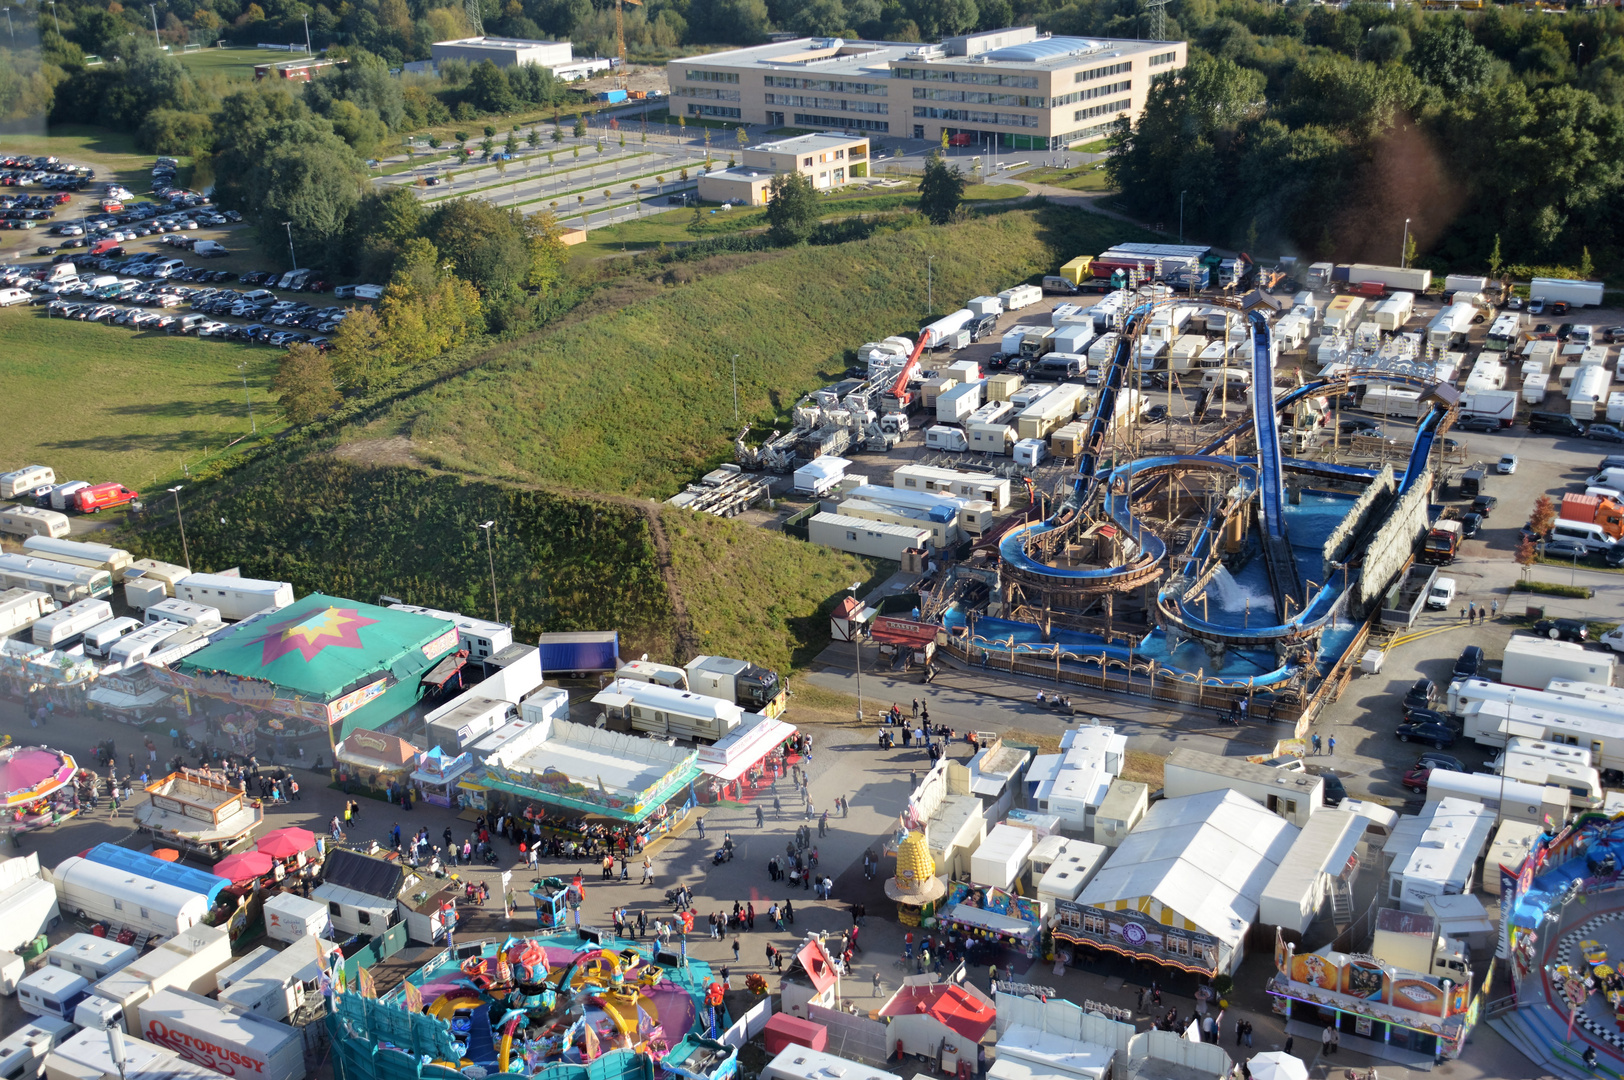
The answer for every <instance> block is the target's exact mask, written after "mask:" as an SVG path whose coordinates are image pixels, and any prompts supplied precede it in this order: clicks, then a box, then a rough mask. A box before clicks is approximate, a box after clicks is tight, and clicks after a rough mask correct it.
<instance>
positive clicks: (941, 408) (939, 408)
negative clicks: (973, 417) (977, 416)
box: [936, 379, 986, 424]
mask: <svg viewBox="0 0 1624 1080" xmlns="http://www.w3.org/2000/svg"><path fill="white" fill-rule="evenodd" d="M985 388H986V382H985V381H984V380H981V379H977V380H976V381H975V382H967V383H961V384H960V385H958V386H955V387H954V388H953V389H951V390H949V391H948V392H947V393H945V394H943V395H941V396H940V397H938V398H937V399H936V420H937V422H938V423H942V424H962V423H964V422H965V420H967V419H968V418H969V416H970V414H971V413H973V412H975V411H976V410H977V409H979V408H981V395H982V393H983V391H984V390H985Z"/></svg>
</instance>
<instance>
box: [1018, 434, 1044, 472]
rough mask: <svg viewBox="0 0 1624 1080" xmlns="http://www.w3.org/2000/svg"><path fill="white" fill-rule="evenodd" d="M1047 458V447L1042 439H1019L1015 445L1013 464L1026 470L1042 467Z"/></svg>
mask: <svg viewBox="0 0 1624 1080" xmlns="http://www.w3.org/2000/svg"><path fill="white" fill-rule="evenodd" d="M1048 456H1049V447H1048V446H1047V444H1045V443H1044V441H1043V440H1042V439H1021V440H1020V441H1019V442H1017V443H1016V444H1015V453H1014V455H1013V457H1014V458H1015V464H1017V465H1023V466H1025V467H1026V468H1028V469H1035V468H1037V467H1038V466H1039V465H1042V464H1043V462H1044V460H1045V459H1046V458H1048Z"/></svg>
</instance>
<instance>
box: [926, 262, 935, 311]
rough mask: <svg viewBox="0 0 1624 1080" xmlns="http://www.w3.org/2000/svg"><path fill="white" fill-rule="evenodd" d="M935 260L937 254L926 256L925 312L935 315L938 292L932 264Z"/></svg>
mask: <svg viewBox="0 0 1624 1080" xmlns="http://www.w3.org/2000/svg"><path fill="white" fill-rule="evenodd" d="M935 261H936V256H934V255H927V256H925V314H926V315H934V314H936V292H935V288H934V283H933V281H932V275H931V264H933V263H934V262H935Z"/></svg>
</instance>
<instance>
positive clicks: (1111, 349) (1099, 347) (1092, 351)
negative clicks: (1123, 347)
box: [1088, 332, 1122, 367]
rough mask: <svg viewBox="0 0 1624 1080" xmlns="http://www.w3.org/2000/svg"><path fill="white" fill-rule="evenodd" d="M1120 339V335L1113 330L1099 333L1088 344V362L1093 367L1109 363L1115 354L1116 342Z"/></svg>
mask: <svg viewBox="0 0 1624 1080" xmlns="http://www.w3.org/2000/svg"><path fill="white" fill-rule="evenodd" d="M1121 339H1122V335H1121V334H1118V333H1115V332H1112V333H1109V334H1101V335H1100V336H1099V337H1097V338H1095V339H1094V341H1093V342H1092V343H1091V344H1090V345H1089V346H1088V362H1089V364H1090V365H1091V366H1093V367H1103V366H1104V365H1106V364H1109V363H1110V362H1111V358H1112V357H1113V356H1115V355H1116V350H1117V342H1118V341H1120V340H1121Z"/></svg>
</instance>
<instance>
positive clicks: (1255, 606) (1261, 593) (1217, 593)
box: [1207, 566, 1274, 615]
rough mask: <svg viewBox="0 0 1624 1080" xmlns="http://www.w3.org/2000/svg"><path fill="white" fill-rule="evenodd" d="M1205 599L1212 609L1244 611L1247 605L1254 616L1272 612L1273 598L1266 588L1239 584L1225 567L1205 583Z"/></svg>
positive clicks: (1219, 569)
mask: <svg viewBox="0 0 1624 1080" xmlns="http://www.w3.org/2000/svg"><path fill="white" fill-rule="evenodd" d="M1207 597H1208V599H1209V600H1210V601H1211V603H1212V604H1213V606H1214V607H1219V608H1222V609H1224V610H1225V611H1231V612H1240V611H1245V610H1246V609H1247V606H1248V605H1250V606H1251V610H1252V613H1253V614H1254V615H1264V614H1268V613H1270V612H1272V611H1274V597H1273V596H1271V595H1270V594H1269V590H1268V589H1267V588H1263V587H1259V586H1253V585H1243V584H1241V583H1240V582H1239V581H1236V580H1235V575H1234V574H1231V573H1230V572H1229V568H1228V567H1226V566H1220V567H1219V568H1218V572H1217V573H1216V574H1214V575H1213V576H1212V580H1211V581H1209V582H1208V583H1207Z"/></svg>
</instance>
